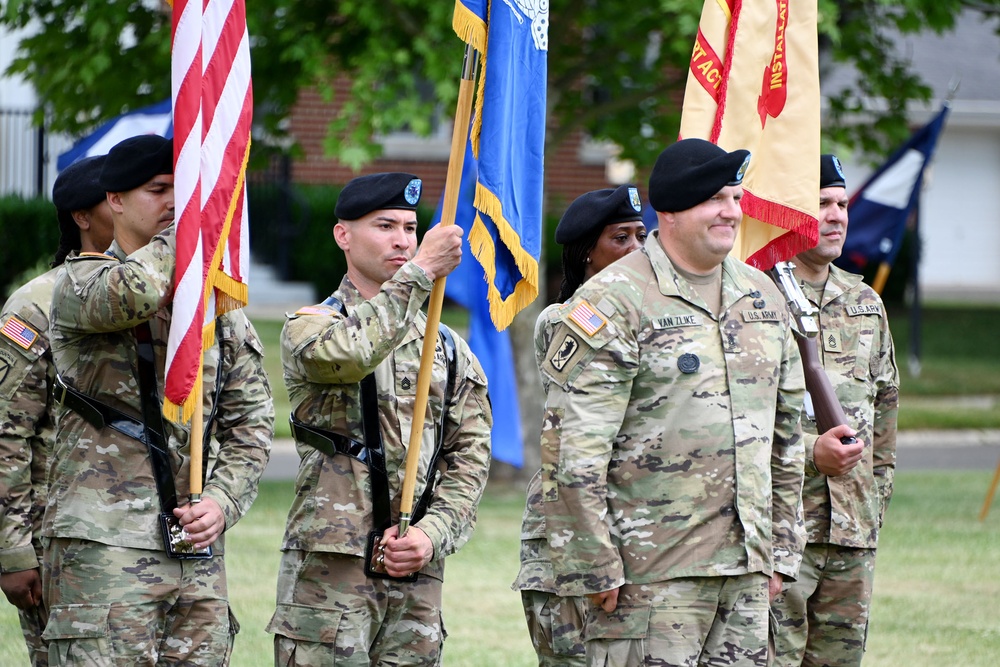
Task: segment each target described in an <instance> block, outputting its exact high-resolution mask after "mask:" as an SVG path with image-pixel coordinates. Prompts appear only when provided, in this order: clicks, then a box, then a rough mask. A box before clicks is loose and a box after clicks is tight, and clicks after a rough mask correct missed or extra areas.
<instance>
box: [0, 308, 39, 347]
mask: <svg viewBox="0 0 1000 667" xmlns="http://www.w3.org/2000/svg"><path fill="white" fill-rule="evenodd" d="M0 333H3V335H4V336H6V337H7V338H10V339H11V340H12V341H14V342H15V343H17V344H18V345H20V346H21V347H23V348H24V349H26V350H27V349H28V348H30V347H31V346H32V345H34V344H35V340H37V339H38V332H37V331H35V330H34V329H32V328H31V327H29V326H28V325H27V324H25V323H24V322H22V321H21V320H19V319H17V318H16V317H14V316H13V315H11V316H10V317H9V318H7V321H6V322H4V323H3V327H2V328H0Z"/></svg>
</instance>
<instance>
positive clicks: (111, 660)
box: [42, 136, 274, 667]
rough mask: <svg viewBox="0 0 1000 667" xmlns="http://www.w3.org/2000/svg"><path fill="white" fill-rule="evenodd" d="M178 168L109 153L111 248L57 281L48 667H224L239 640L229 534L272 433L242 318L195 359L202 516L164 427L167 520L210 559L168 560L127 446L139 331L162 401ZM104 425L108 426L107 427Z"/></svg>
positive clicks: (46, 569) (134, 412)
mask: <svg viewBox="0 0 1000 667" xmlns="http://www.w3.org/2000/svg"><path fill="white" fill-rule="evenodd" d="M172 159H173V147H172V142H170V141H169V140H166V139H162V138H160V137H154V136H142V137H133V138H131V139H126V140H125V141H123V142H121V143H119V144H117V145H116V146H115V147H114V148H112V149H111V152H110V153H109V154H108V158H107V160H106V162H105V164H104V167H103V169H102V172H101V186H102V187H103V188H104V189H105V190H106V191H107V192H108V194H107V198H108V204H109V205H110V207H111V209H112V212H113V217H114V228H115V240H114V243H112V245H111V247H110V248H109V249H108V251H107V252H106V253H103V254H97V255H95V254H83V255H81V256H80V257H78V258H76V259H72V260H70V261H68V262H67V263H66V265H65V266H64V267H63V269H62V270H61V271H60V272H59V275H58V277H57V278H56V285H55V289H54V294H53V307H52V312H51V327H50V343H51V346H52V357H53V360H54V362H55V366H56V370H57V372H58V374H59V375H58V377H57V379H56V384H57V387H56V400H57V402H59V403H61V407H58V408H57V410H58V420H57V434H56V444H55V446H54V448H53V450H52V455H51V458H50V462H49V482H50V486H49V499H48V506H47V507H46V511H45V516H44V520H43V526H42V534H43V536H44V538H45V539H44V549H45V553H44V562H43V570H42V587H43V595H44V598H45V601H46V603H47V604H48V605H49V609H50V612H49V618H48V623H47V625H46V628H45V635H44V637H45V639H46V640H47V641H48V642H49V662H50V664H52V665H76V664H84V663H86V664H88V665H112V664H114V665H126V664H127V665H137V664H142V665H153V664H185V665H205V666H211V667H218V666H219V665H226V664H228V662H229V655H230V651H231V650H232V643H233V637H234V635H235V634H236V632H237V631H238V625H237V623H236V620H235V618H234V617H233V615H232V612H231V610H230V608H229V602H228V599H227V589H226V574H225V562H224V556H223V552H224V539H223V532H224V531H225V530H226V529H228V528H231V527H232V526H233V525H234V524H235V523H236V522H237V521H238V520H239V518H240V517H241V516H243V515H244V514H245V513H246V511H247V509H248V508H249V506H250V503H251V502H252V501H253V499H254V498H255V497H256V494H257V483H258V480H259V478H260V475H261V473H262V472H263V470H264V466H265V465H266V463H267V459H268V453H269V448H270V441H271V437H272V432H273V425H274V407H273V402H272V400H271V392H270V387H269V386H268V383H267V377H266V376H265V374H264V368H263V364H262V348H261V344H260V341H259V339H258V338H257V335H256V333H255V332H254V330H253V327H252V326H251V325H250V322H249V320H247V318H246V316H245V315H244V314H243V312H242V311H233V312H230V313H226V314H225V315H222V316H220V317H219V318H218V319H217V320H216V329H215V342H214V343H213V344H210V345H206V349H205V353H204V361H203V364H204V365H203V374H204V400H203V402H202V405H201V409H202V410H203V415H204V424H205V426H206V430H208V436H207V437H205V446H206V450H207V451H206V453H205V461H206V463H207V464H208V467H209V471H208V474H207V475H206V477H205V485H204V492H203V497H202V499H201V502H199V503H196V504H192V503H189V502H188V498H187V496H186V492H187V490H188V489H189V488H190V485H189V480H190V474H189V467H190V451H189V445H188V443H189V436H190V427H189V426H186V425H181V424H174V423H169V422H166V421H164V422H163V426H162V428H163V435H164V442H165V447H166V454H165V456H166V458H167V459H168V460H167V465H168V466H169V468H168V469H167V471H168V472H169V473H170V474H171V476H172V477H173V480H174V485H175V489H176V493H177V502H178V504H179V507H177V508H175V509H173V514H174V516H176V517H177V518H178V519H179V522H180V524H181V525H182V526H183V527H184V529H185V531H186V533H187V537H188V539H189V540H190V542H191V543H192V544H194V545H195V547H196V548H202V547H204V546H206V545H211V546H212V547H213V549H214V555H213V556H212V557H211V558H208V559H200V560H179V559H172V558H168V557H167V554H166V553H165V548H164V543H163V538H162V537H161V532H160V525H159V516H160V512H161V504H160V501H161V498H160V497H159V496H158V493H157V483H156V482H155V480H154V468H153V464H152V459H153V457H152V455H151V452H150V449H149V448H148V447H147V445H146V444H145V443H144V442H142V441H141V440H139V439H137V438H136V437H133V436H129V435H125V432H131V433H135V434H136V435H138V436H140V437H141V435H142V432H141V430H133V428H135V427H136V425H137V426H138V428H139V429H141V428H142V423H141V419H142V417H140V415H142V414H143V409H142V400H141V398H140V391H139V386H138V382H137V379H136V376H137V374H138V373H139V370H138V369H139V362H138V359H137V355H138V350H137V342H136V340H137V337H139V338H141V333H140V332H141V330H142V329H144V328H145V327H143V326H142V324H141V323H144V322H147V323H149V328H150V330H151V334H152V348H153V357H154V360H153V363H152V365H153V368H154V371H155V376H156V377H155V383H154V384H155V386H156V390H155V391H156V394H157V396H162V391H163V371H164V364H165V358H166V353H167V349H166V345H167V334H168V330H169V326H170V318H171V310H170V306H171V299H172V295H173V281H174V266H175V263H176V262H175V248H174V246H175V238H174V227H173V224H172V222H173V217H174V204H173V175H172ZM63 387H66V389H63ZM153 398H154V399H155V405H154V406H152V409H153V411H154V414H156V413H158V411H159V410H160V409H161V407H160V401H159V398H157V397H153ZM113 411H117V413H114V412H113ZM101 414H103V415H110V416H109V417H104V418H103V421H102V419H101V418H99V417H98V416H97V415H101ZM111 416H113V419H112V418H111ZM123 424H125V425H128V427H126V426H122V425H123ZM154 426H155V425H150V427H154ZM117 428H122V429H123V432H119V431H118V430H116V429H117ZM212 434H214V436H215V440H216V442H211V435H212Z"/></svg>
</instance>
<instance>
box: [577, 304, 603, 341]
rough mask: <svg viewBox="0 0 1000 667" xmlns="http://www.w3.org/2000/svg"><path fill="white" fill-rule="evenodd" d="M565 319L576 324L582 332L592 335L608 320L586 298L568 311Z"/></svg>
mask: <svg viewBox="0 0 1000 667" xmlns="http://www.w3.org/2000/svg"><path fill="white" fill-rule="evenodd" d="M567 319H568V320H569V321H570V322H572V323H573V324H575V325H576V326H578V327H580V329H581V330H582V331H583V333H585V334H587V335H588V336H593V335H594V334H595V333H597V332H598V331H600V330H601V328H602V327H603V326H604V325H605V324H607V323H608V321H607V320H606V319H604V316H603V315H601V314H600V313H599V312H597V310H596V309H595V308H594V307H593V306H591V305H590V303H589V302H587V301H586V300H583V301H581V302H580V303H579V304H578V305H577V306H576V308H574V309H573V310H572V312H570V314H569V315H568V316H567Z"/></svg>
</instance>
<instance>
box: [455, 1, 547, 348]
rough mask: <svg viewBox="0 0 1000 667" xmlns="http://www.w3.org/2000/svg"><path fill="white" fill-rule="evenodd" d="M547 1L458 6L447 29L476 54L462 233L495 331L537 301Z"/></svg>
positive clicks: (486, 2) (482, 3)
mask: <svg viewBox="0 0 1000 667" xmlns="http://www.w3.org/2000/svg"><path fill="white" fill-rule="evenodd" d="M548 24H549V9H548V2H546V1H544V0H505V1H504V2H499V1H497V0H493V1H492V2H488V1H487V0H458V1H457V2H456V3H455V14H454V21H453V25H454V28H455V32H456V33H458V35H459V37H461V38H462V39H463V40H464V41H465V42H466V43H467V44H471V45H472V46H473V48H475V49H476V50H477V51H478V52H479V54H480V62H481V71H480V75H479V87H478V91H477V95H476V104H475V112H474V118H473V129H472V133H471V135H472V136H471V138H470V141H471V142H472V149H473V154H474V155H475V157H476V158H477V159H478V160H479V176H478V184H477V186H476V197H475V207H476V209H477V210H478V215H477V216H476V219H475V221H474V223H473V226H472V229H471V231H470V232H469V241H470V243H471V248H472V252H473V254H474V255H475V257H476V259H477V260H478V261H479V263H480V264H481V265H482V267H483V270H484V271H485V274H486V282H487V295H488V299H489V303H490V314H491V317H492V320H493V323H494V324H495V326H496V327H497V328H498V329H505V328H506V327H507V326H508V325H510V323H511V321H512V320H513V319H514V316H515V315H516V314H517V313H518V312H519V311H520V310H521V309H522V308H524V307H525V306H527V305H528V304H529V303H531V302H532V301H534V299H535V297H537V296H538V256H539V253H540V251H541V244H542V231H541V230H542V184H543V163H544V159H543V158H544V153H545V94H546V89H545V87H546V81H547V55H548Z"/></svg>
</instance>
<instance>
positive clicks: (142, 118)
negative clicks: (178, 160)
mask: <svg viewBox="0 0 1000 667" xmlns="http://www.w3.org/2000/svg"><path fill="white" fill-rule="evenodd" d="M140 134H157V135H159V136H161V137H165V138H167V139H169V138H171V137H173V136H174V124H173V117H172V116H171V114H170V100H163V101H162V102H158V103H157V104H151V105H150V106H148V107H143V108H141V109H136V110H135V111H129V112H128V113H125V114H122V115H121V116H118V117H117V118H112V119H111V120H109V121H108V122H106V123H104V124H103V125H101V126H100V127H99V128H97V129H96V130H94V131H93V132H92V133H91V134H89V135H87V136H86V137H84V138H82V139H80V140H79V141H77V142H76V143H75V144H73V146H72V147H71V148H70V149H69V150H68V151H66V152H65V153H60V154H59V157H58V158H57V159H56V169H57V170H59V171H62V170H63V169H65V168H66V167H68V166H70V165H71V164H73V163H74V162H76V161H77V160H80V159H82V158H85V157H92V156H94V155H107V154H108V151H109V150H111V147H112V146H114V145H115V144H117V143H118V142H120V141H123V140H125V139H128V138H129V137H135V136H138V135H140Z"/></svg>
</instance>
